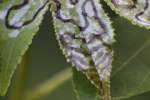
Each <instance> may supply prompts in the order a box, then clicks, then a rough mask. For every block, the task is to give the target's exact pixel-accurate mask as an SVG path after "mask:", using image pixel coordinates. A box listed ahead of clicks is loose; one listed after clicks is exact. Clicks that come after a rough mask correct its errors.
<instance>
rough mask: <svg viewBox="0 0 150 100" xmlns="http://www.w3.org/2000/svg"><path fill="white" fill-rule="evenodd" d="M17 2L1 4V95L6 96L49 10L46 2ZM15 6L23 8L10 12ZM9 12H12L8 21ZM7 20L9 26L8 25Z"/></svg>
mask: <svg viewBox="0 0 150 100" xmlns="http://www.w3.org/2000/svg"><path fill="white" fill-rule="evenodd" d="M15 1H18V0H9V1H7V3H5V1H4V0H3V1H2V3H1V4H0V7H1V9H0V25H1V26H0V95H5V94H6V92H7V89H8V86H9V84H10V81H11V78H12V75H13V73H14V71H15V69H16V67H17V65H18V63H20V61H21V58H22V55H24V53H25V51H26V50H27V49H28V47H29V45H30V44H31V42H32V39H33V36H34V35H35V34H36V33H37V31H38V29H39V25H40V23H41V21H42V18H43V14H44V13H45V12H46V10H47V8H48V2H47V1H46V0H32V1H30V0H29V2H28V3H26V4H24V5H22V4H23V2H24V0H20V1H19V2H15ZM25 1H26V0H25ZM3 4H4V5H5V6H3ZM14 5H15V6H16V5H22V6H20V8H18V9H13V10H11V11H10V9H11V7H14ZM14 8H15V7H14ZM7 12H10V14H9V17H8V19H6V16H7V15H8V13H7ZM35 14H37V15H35ZM30 19H31V20H30ZM6 20H7V21H8V22H9V25H6ZM23 23H26V24H24V25H23ZM7 24H8V23H7ZM10 26H19V28H13V27H10Z"/></svg>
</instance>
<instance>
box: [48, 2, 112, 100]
mask: <svg viewBox="0 0 150 100" xmlns="http://www.w3.org/2000/svg"><path fill="white" fill-rule="evenodd" d="M54 5H55V7H54ZM51 6H53V9H52V10H51V11H52V15H53V18H54V26H55V29H56V36H57V39H58V41H59V43H60V46H61V48H62V50H63V52H64V54H65V56H66V57H67V60H68V61H69V62H71V63H72V64H73V65H74V67H75V68H76V69H77V70H79V71H81V72H83V73H84V74H86V75H87V77H88V78H89V79H90V81H91V82H92V83H93V84H95V85H96V86H97V87H99V88H101V90H102V92H103V94H105V95H106V94H107V96H106V97H104V98H107V100H109V97H110V93H109V92H110V91H109V89H110V87H109V85H108V84H107V83H109V78H110V73H111V68H112V61H113V51H112V48H109V47H110V46H111V44H112V43H113V42H114V34H113V29H112V27H111V25H110V20H109V19H108V17H107V16H106V15H105V13H104V11H103V9H102V7H101V5H100V3H99V2H98V0H53V1H52V5H51ZM103 83H105V89H104V84H103ZM106 84H107V85H106ZM106 89H108V90H107V93H106ZM104 92H105V93H104Z"/></svg>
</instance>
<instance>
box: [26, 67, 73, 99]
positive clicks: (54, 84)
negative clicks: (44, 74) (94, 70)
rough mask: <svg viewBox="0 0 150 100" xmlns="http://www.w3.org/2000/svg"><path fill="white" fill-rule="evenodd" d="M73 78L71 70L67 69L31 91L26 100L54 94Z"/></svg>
mask: <svg viewBox="0 0 150 100" xmlns="http://www.w3.org/2000/svg"><path fill="white" fill-rule="evenodd" d="M71 77H72V72H71V69H70V68H67V69H65V70H63V71H61V72H59V73H58V74H56V75H54V76H53V77H52V78H51V79H50V80H47V81H46V82H44V83H42V84H40V85H38V86H36V87H35V88H33V89H32V90H29V91H28V92H27V94H26V96H25V99H24V100H37V99H39V98H41V97H43V96H45V95H47V94H48V93H51V92H53V91H54V90H55V89H56V88H58V87H59V86H61V85H62V84H63V83H64V82H66V81H67V80H69V79H70V78H71Z"/></svg>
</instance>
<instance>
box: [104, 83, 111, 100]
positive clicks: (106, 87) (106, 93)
mask: <svg viewBox="0 0 150 100" xmlns="http://www.w3.org/2000/svg"><path fill="white" fill-rule="evenodd" d="M102 90H103V94H102V96H103V100H112V99H111V94H110V82H107V81H103V82H102Z"/></svg>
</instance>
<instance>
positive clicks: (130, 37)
mask: <svg viewBox="0 0 150 100" xmlns="http://www.w3.org/2000/svg"><path fill="white" fill-rule="evenodd" d="M113 21H114V23H113V25H114V28H115V29H116V37H115V38H116V43H115V44H114V46H113V48H114V62H113V69H112V75H111V94H112V97H113V98H115V99H116V98H117V99H121V98H128V97H132V96H135V95H139V94H142V93H144V92H148V91H150V87H149V84H150V77H149V76H150V61H149V59H150V52H149V51H150V31H148V30H145V29H142V28H139V27H137V26H134V25H131V24H130V22H128V21H126V20H125V19H122V18H119V17H118V18H117V19H115V20H113ZM77 77H78V78H77ZM82 77H83V76H82V75H78V73H77V72H74V85H75V86H74V87H75V90H76V92H77V93H78V94H82V95H80V96H81V97H83V98H84V97H88V96H91V97H94V96H93V92H94V93H96V92H97V91H93V92H92V94H90V92H87V91H90V90H88V89H90V88H89V85H90V83H87V82H86V79H83V78H82ZM79 79H80V80H79ZM83 84H84V85H83ZM83 86H85V87H84V88H83ZM81 100H86V99H81ZM90 100H95V99H94V98H93V99H90Z"/></svg>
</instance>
